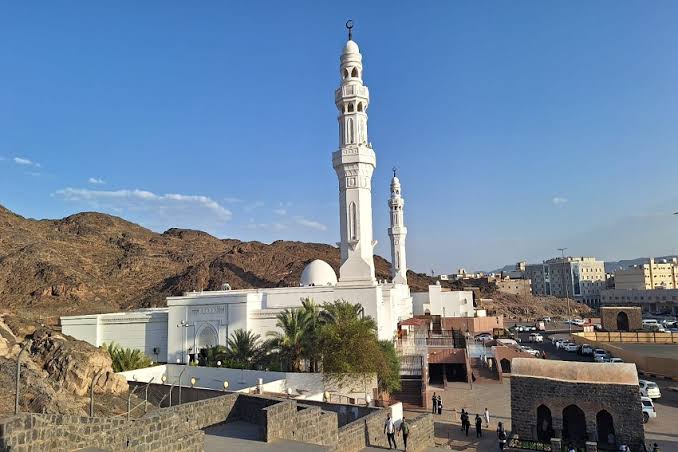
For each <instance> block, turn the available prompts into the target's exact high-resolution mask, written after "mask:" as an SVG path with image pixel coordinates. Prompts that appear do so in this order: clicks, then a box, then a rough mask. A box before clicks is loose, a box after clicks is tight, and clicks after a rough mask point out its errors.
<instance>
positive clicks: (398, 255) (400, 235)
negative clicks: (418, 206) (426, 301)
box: [388, 168, 407, 284]
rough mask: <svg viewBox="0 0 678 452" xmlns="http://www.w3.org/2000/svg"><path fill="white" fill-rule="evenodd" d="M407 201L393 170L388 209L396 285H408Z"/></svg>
mask: <svg viewBox="0 0 678 452" xmlns="http://www.w3.org/2000/svg"><path fill="white" fill-rule="evenodd" d="M404 205H405V200H404V199H403V197H402V196H401V194H400V180H398V177H397V176H396V169H395V168H393V179H392V180H391V198H390V199H389V200H388V207H389V208H390V210H391V227H390V228H388V236H389V237H390V238H391V277H392V278H393V282H394V283H396V284H407V256H406V253H405V237H406V236H407V228H406V227H405V221H404V219H403V206H404Z"/></svg>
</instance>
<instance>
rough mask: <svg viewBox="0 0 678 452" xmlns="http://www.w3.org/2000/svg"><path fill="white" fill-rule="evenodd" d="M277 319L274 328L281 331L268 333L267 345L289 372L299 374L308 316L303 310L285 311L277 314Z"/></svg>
mask: <svg viewBox="0 0 678 452" xmlns="http://www.w3.org/2000/svg"><path fill="white" fill-rule="evenodd" d="M277 319H278V320H277V322H276V324H275V326H276V327H278V328H279V329H280V330H281V331H271V332H269V333H268V336H269V337H270V341H269V345H270V347H271V348H272V349H273V351H277V352H278V353H280V356H281V357H282V358H284V359H285V361H286V363H287V368H288V369H289V370H290V371H292V372H301V360H302V358H303V350H304V335H305V334H306V331H307V325H308V316H307V315H306V313H305V312H304V310H303V309H299V308H297V309H285V310H284V311H282V312H280V313H278V315H277Z"/></svg>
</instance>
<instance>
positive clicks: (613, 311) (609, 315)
mask: <svg viewBox="0 0 678 452" xmlns="http://www.w3.org/2000/svg"><path fill="white" fill-rule="evenodd" d="M600 324H601V326H602V327H603V329H604V330H605V331H638V330H641V329H643V316H642V314H641V310H640V308H638V307H632V306H606V307H602V308H600Z"/></svg>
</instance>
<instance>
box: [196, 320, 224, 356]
mask: <svg viewBox="0 0 678 452" xmlns="http://www.w3.org/2000/svg"><path fill="white" fill-rule="evenodd" d="M196 342H197V344H196V345H197V346H198V351H199V350H203V349H206V348H210V347H214V346H215V345H219V335H218V334H217V330H216V329H215V328H214V327H213V326H212V325H205V326H204V327H202V329H201V330H200V331H199V332H198V337H197V341H196Z"/></svg>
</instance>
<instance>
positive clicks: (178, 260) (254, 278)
mask: <svg viewBox="0 0 678 452" xmlns="http://www.w3.org/2000/svg"><path fill="white" fill-rule="evenodd" d="M313 259H322V260H324V261H326V262H328V263H329V264H330V265H331V266H332V267H333V268H334V269H335V271H336V272H337V273H338V270H339V259H340V257H339V250H338V249H337V248H336V247H333V246H330V245H326V244H319V243H302V242H290V241H276V242H273V243H271V244H264V243H260V242H242V241H239V240H233V239H218V238H216V237H213V236H211V235H209V234H206V233H204V232H200V231H193V230H184V229H170V230H168V231H166V232H164V233H162V234H159V233H156V232H153V231H150V230H148V229H145V228H143V227H141V226H139V225H136V224H134V223H130V222H128V221H125V220H123V219H122V218H118V217H115V216H111V215H105V214H101V213H94V212H85V213H79V214H76V215H72V216H69V217H66V218H63V219H60V220H33V219H27V218H23V217H21V216H19V215H16V214H14V213H13V212H11V211H9V210H7V209H5V208H4V207H2V206H0V307H2V308H3V309H5V310H9V311H11V312H20V313H21V314H22V315H24V316H29V317H33V318H36V319H37V318H39V319H41V320H42V321H44V322H46V321H51V320H55V318H56V316H59V315H67V314H77V313H94V312H111V311H115V310H120V309H123V310H124V309H133V308H138V307H150V306H162V305H164V303H165V297H166V296H169V295H179V294H181V293H182V292H184V291H187V290H196V289H198V290H199V289H204V290H207V289H218V288H220V287H221V285H222V284H223V283H225V282H228V283H229V284H230V285H231V287H232V288H234V289H241V288H255V287H282V286H295V285H297V284H298V281H299V277H300V276H301V272H302V270H303V269H304V267H305V266H306V264H307V263H308V262H310V261H312V260H313ZM375 264H376V270H377V277H378V278H379V279H386V278H388V275H389V263H388V262H387V261H386V260H385V259H383V258H381V257H378V256H377V257H376V258H375ZM408 278H409V282H410V285H411V287H412V289H413V290H426V287H427V286H428V284H431V283H433V280H432V279H431V278H430V277H428V276H426V275H423V274H415V273H413V272H410V273H409V274H408Z"/></svg>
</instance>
